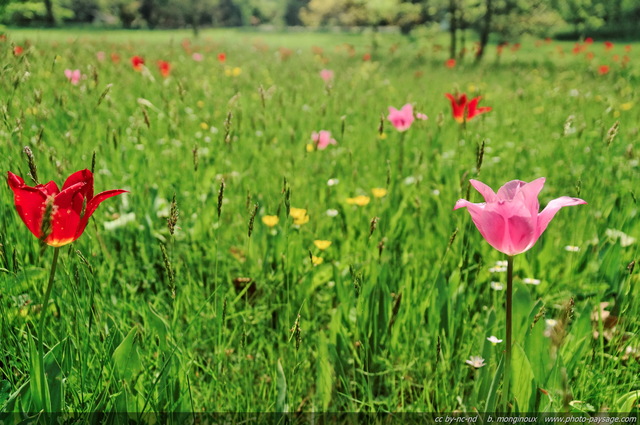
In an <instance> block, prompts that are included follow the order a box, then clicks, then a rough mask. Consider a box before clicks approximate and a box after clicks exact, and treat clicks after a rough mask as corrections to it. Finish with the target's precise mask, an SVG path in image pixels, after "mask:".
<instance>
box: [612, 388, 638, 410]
mask: <svg viewBox="0 0 640 425" xmlns="http://www.w3.org/2000/svg"><path fill="white" fill-rule="evenodd" d="M636 403H638V404H640V390H636V391H631V392H630V393H627V394H624V395H623V396H622V397H620V398H618V400H616V407H617V408H616V410H617V411H618V412H631V411H633V408H634V406H635V405H636Z"/></svg>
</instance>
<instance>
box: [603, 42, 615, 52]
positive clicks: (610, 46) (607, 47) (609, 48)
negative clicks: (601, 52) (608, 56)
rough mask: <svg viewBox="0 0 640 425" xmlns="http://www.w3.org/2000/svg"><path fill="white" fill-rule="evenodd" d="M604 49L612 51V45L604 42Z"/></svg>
mask: <svg viewBox="0 0 640 425" xmlns="http://www.w3.org/2000/svg"><path fill="white" fill-rule="evenodd" d="M604 49H605V50H611V49H613V43H612V42H610V41H605V42H604Z"/></svg>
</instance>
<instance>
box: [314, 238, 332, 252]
mask: <svg viewBox="0 0 640 425" xmlns="http://www.w3.org/2000/svg"><path fill="white" fill-rule="evenodd" d="M313 244H314V245H315V246H316V248H318V249H319V250H320V251H324V250H325V249H327V248H329V247H330V246H331V241H325V240H320V239H318V240H315V241H313Z"/></svg>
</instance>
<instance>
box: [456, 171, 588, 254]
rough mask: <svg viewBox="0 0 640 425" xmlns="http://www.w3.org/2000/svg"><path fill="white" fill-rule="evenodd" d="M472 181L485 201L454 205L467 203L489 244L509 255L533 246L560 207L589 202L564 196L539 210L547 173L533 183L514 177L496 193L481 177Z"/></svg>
mask: <svg viewBox="0 0 640 425" xmlns="http://www.w3.org/2000/svg"><path fill="white" fill-rule="evenodd" d="M469 181H470V182H471V185H472V186H473V187H474V188H475V189H476V190H477V191H478V192H480V194H481V195H482V196H483V197H484V200H485V202H483V203H479V204H474V203H471V202H469V201H467V200H466V199H460V200H458V202H456V205H455V207H454V208H453V209H454V210H457V209H458V208H465V207H466V208H467V209H468V210H469V213H470V214H471V219H472V220H473V223H474V224H475V225H476V227H477V228H478V230H479V231H480V234H481V235H482V237H484V239H485V240H486V241H487V242H488V243H489V245H491V246H492V247H494V248H495V249H497V250H498V251H500V252H502V253H504V254H507V255H516V254H520V253H523V252H525V251H527V250H528V249H530V248H531V247H532V246H533V245H534V244H535V243H536V242H537V241H538V238H540V235H542V233H543V232H544V231H545V229H546V228H547V226H548V225H549V222H550V221H551V219H553V217H554V216H555V215H556V213H557V212H558V211H559V210H560V208H562V207H570V206H574V205H580V204H586V202H585V201H583V200H582V199H579V198H571V197H569V196H561V197H560V198H557V199H554V200H553V201H551V202H549V203H548V204H547V206H546V208H545V209H544V210H542V212H538V210H539V209H540V204H539V202H538V194H539V193H540V191H541V190H542V188H543V187H544V182H545V178H544V177H540V178H539V179H536V180H534V181H532V182H531V183H526V182H523V181H520V180H512V181H510V182H508V183H506V184H505V185H504V186H502V187H501V188H500V189H499V190H498V193H497V194H496V193H495V192H494V191H493V190H492V189H491V188H490V187H489V186H487V185H486V184H484V183H482V182H480V181H478V180H469Z"/></svg>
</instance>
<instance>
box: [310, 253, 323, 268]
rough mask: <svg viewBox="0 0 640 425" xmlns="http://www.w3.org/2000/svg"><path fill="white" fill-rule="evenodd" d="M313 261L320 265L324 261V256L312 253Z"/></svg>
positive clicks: (315, 264)
mask: <svg viewBox="0 0 640 425" xmlns="http://www.w3.org/2000/svg"><path fill="white" fill-rule="evenodd" d="M311 263H313V265H314V266H319V265H320V264H322V263H324V258H322V257H316V256H315V255H312V256H311Z"/></svg>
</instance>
